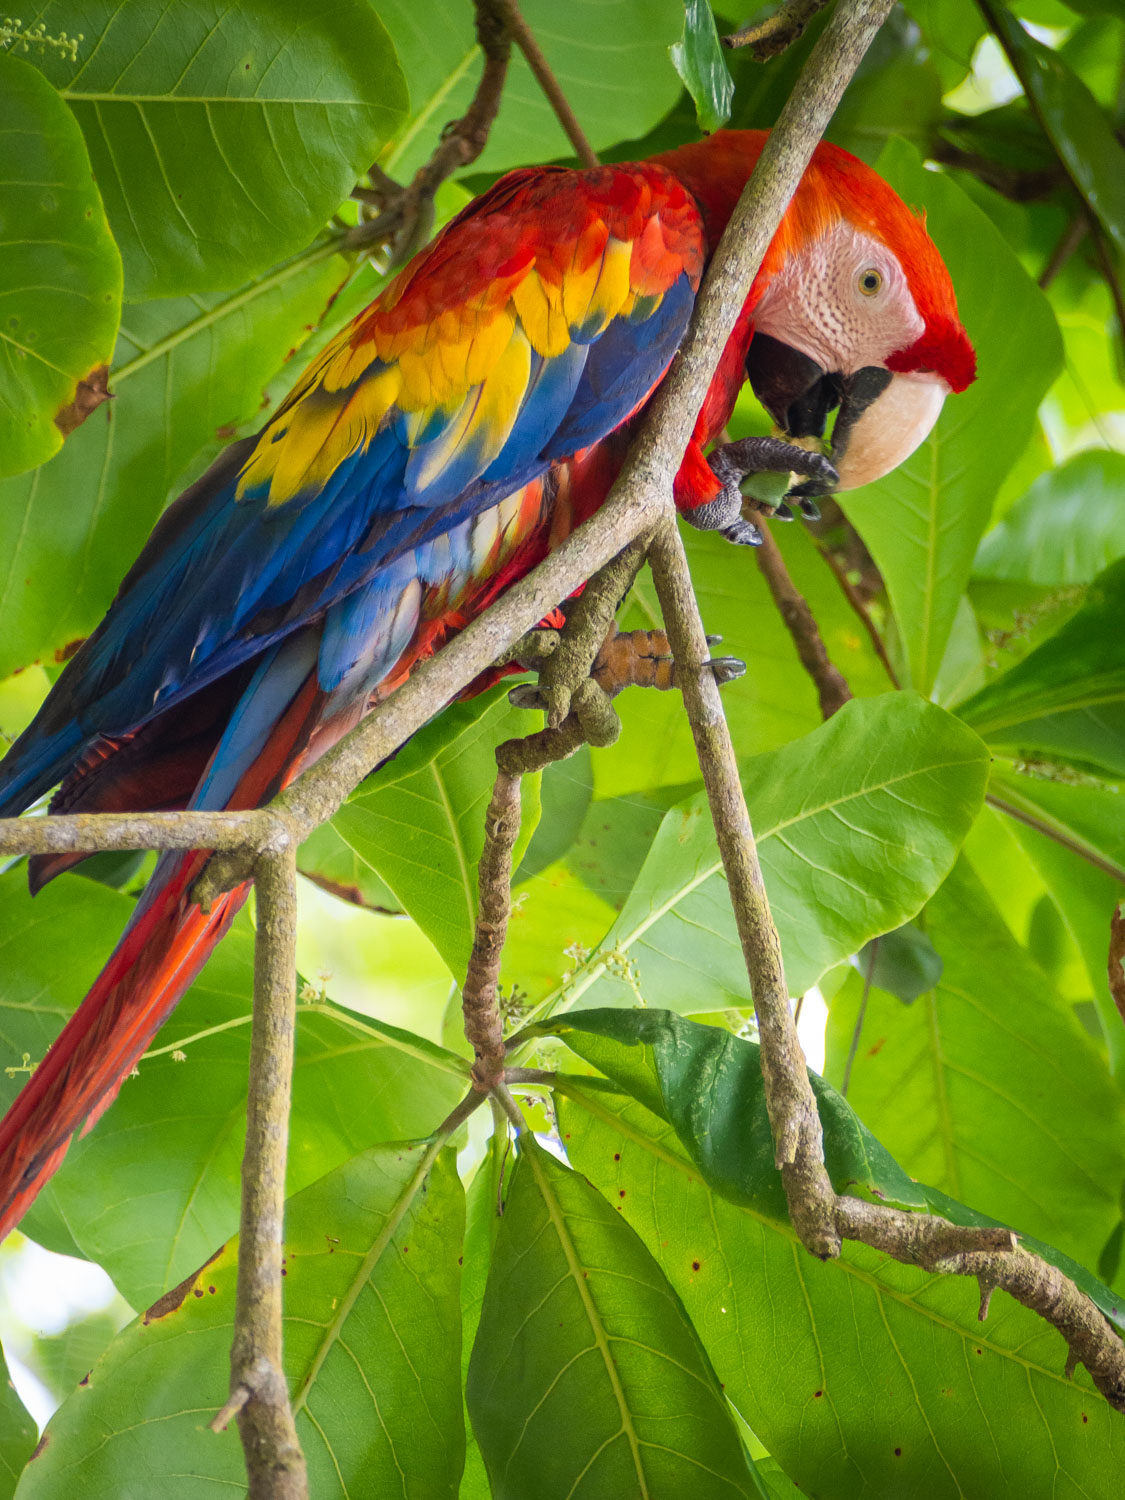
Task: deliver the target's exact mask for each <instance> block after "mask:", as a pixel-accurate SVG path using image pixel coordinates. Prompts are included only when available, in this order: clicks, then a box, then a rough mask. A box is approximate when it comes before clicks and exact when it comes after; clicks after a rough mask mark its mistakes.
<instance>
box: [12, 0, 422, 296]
mask: <svg viewBox="0 0 1125 1500" xmlns="http://www.w3.org/2000/svg"><path fill="white" fill-rule="evenodd" d="M24 16H25V18H29V24H32V25H34V24H35V23H38V22H42V23H43V24H44V25H45V26H46V28H47V31H48V32H58V31H59V30H60V29H66V30H69V31H70V32H71V34H72V35H73V34H75V33H76V32H81V33H82V35H83V40H82V41H81V42H80V43H79V45H78V47H77V49H76V55H75V56H74V57H73V58H72V57H71V56H70V55H69V54H68V53H65V52H58V51H56V50H48V51H47V52H46V53H45V54H44V55H43V56H41V57H37V58H36V61H37V63H38V65H39V66H40V67H41V68H42V69H43V71H44V73H46V75H47V77H48V78H49V79H50V80H51V82H52V83H54V84H55V85H56V87H57V88H58V89H59V91H60V93H61V94H62V96H63V98H64V99H66V100H67V101H68V102H69V104H70V106H71V108H72V109H73V110H74V113H75V115H76V116H77V117H78V123H79V124H80V125H81V127H82V131H83V134H84V135H85V137H86V145H87V147H88V149H89V152H90V158H91V161H92V162H93V165H94V173H95V175H96V177H97V180H98V186H99V187H100V188H101V193H102V197H103V199H104V200H105V206H106V212H107V214H108V215H109V222H110V226H111V228H112V229H113V232H114V236H115V238H116V239H117V242H118V244H119V245H120V246H121V251H122V256H123V258H124V261H125V289H126V295H127V296H128V297H129V298H130V299H132V300H138V299H140V298H144V297H176V296H182V295H183V294H184V293H187V292H207V291H218V290H220V289H222V288H224V287H232V286H238V285H240V284H241V283H242V282H244V281H245V280H246V278H247V276H251V275H254V274H255V273H257V272H260V271H263V270H265V268H266V267H267V266H269V265H270V264H272V262H274V261H276V260H279V259H281V257H282V256H285V255H290V254H293V253H294V252H296V251H298V250H300V249H301V248H302V246H304V245H306V244H307V243H308V241H309V240H311V239H312V237H313V235H314V234H315V233H316V232H317V230H318V229H319V228H320V227H321V225H322V224H323V223H324V221H325V220H326V219H327V218H328V217H329V215H330V214H331V213H332V212H333V210H334V209H335V208H336V206H337V205H338V204H339V203H340V201H341V199H343V198H346V197H347V195H348V193H349V191H350V190H351V188H352V186H353V184H354V183H355V180H356V178H357V177H358V176H359V174H360V173H361V172H363V171H364V170H365V169H366V168H367V166H368V165H369V164H370V162H371V161H372V160H373V159H374V157H375V154H376V152H377V151H378V149H379V147H380V145H381V144H382V143H383V141H384V140H385V139H386V138H387V135H388V134H389V133H390V131H391V130H393V129H394V127H395V126H396V125H397V124H398V123H399V121H400V120H401V119H402V117H403V114H404V112H405V110H406V103H407V94H406V83H405V80H404V78H403V75H402V70H401V69H400V67H399V65H398V61H397V59H396V57H395V53H394V48H393V46H392V45H391V42H390V39H389V38H388V36H387V33H386V30H385V29H384V27H383V25H382V23H381V22H380V20H379V18H378V16H377V15H376V13H375V11H374V10H373V9H372V7H371V6H370V5H367V4H366V3H364V0H324V3H322V4H319V5H317V6H315V7H313V8H312V9H310V8H309V7H308V6H307V5H305V4H303V3H302V0H250V3H249V4H243V5H222V4H220V3H218V0H170V3H169V0H47V3H46V4H37V5H33V6H31V7H29V8H28V10H27V11H25V12H24Z"/></svg>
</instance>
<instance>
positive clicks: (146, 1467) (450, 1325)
mask: <svg viewBox="0 0 1125 1500" xmlns="http://www.w3.org/2000/svg"><path fill="white" fill-rule="evenodd" d="M432 1157H433V1153H432V1151H426V1150H424V1149H423V1148H422V1147H420V1146H417V1145H405V1146H390V1145H388V1146H381V1147H378V1148H376V1149H374V1150H372V1151H368V1152H365V1153H364V1154H363V1155H362V1156H357V1157H355V1158H354V1159H353V1160H351V1161H349V1162H347V1163H346V1164H345V1165H343V1166H341V1167H339V1168H338V1169H337V1170H336V1171H334V1172H332V1173H330V1174H329V1175H328V1176H326V1177H323V1178H321V1179H320V1180H319V1181H318V1182H316V1183H314V1184H313V1185H312V1186H311V1187H308V1188H306V1189H305V1191H304V1192H302V1193H299V1194H297V1196H296V1197H294V1198H291V1199H290V1200H289V1202H288V1203H287V1205H286V1214H285V1262H284V1265H285V1329H284V1334H285V1373H286V1376H287V1378H288V1381H289V1388H290V1395H291V1398H292V1400H293V1406H294V1412H295V1415H296V1418H297V1434H298V1437H299V1438H300V1441H301V1445H302V1447H303V1449H304V1453H305V1457H306V1459H307V1461H308V1467H309V1490H310V1493H312V1494H314V1495H316V1496H317V1497H318V1500H336V1497H340V1500H343V1497H345V1496H348V1495H351V1496H353V1497H356V1496H360V1495H371V1496H375V1495H390V1494H407V1493H409V1494H412V1495H413V1494H417V1495H426V1496H431V1495H432V1496H434V1497H438V1496H446V1497H450V1500H452V1497H453V1496H455V1495H456V1493H457V1480H458V1476H459V1474H460V1472H461V1464H462V1459H463V1456H464V1436H463V1429H462V1425H461V1391H460V1343H461V1338H460V1313H459V1308H458V1288H459V1281H460V1268H459V1266H458V1255H459V1253H460V1247H461V1233H462V1229H463V1225H464V1195H463V1194H462V1191H461V1186H460V1182H459V1181H458V1178H457V1170H456V1164H455V1161H454V1153H453V1152H452V1151H443V1152H441V1153H440V1154H438V1156H437V1159H436V1160H435V1161H433V1164H432V1166H431V1165H430V1162H431V1160H432ZM237 1256H238V1241H237V1240H234V1241H232V1242H231V1243H230V1244H229V1245H226V1246H225V1247H224V1248H223V1249H222V1250H220V1251H219V1253H218V1255H217V1256H216V1257H215V1258H213V1259H212V1260H211V1261H209V1262H208V1264H206V1265H205V1266H204V1267H203V1268H202V1270H200V1271H199V1272H198V1273H197V1274H194V1275H192V1276H190V1277H188V1279H187V1280H186V1281H185V1282H184V1283H183V1284H182V1285H181V1286H179V1287H177V1288H176V1289H175V1290H174V1291H173V1292H170V1293H169V1294H168V1295H167V1296H166V1297H163V1298H161V1300H160V1301H159V1302H158V1303H156V1304H155V1306H153V1307H151V1308H150V1309H149V1311H148V1312H147V1313H146V1314H145V1315H144V1317H143V1318H139V1319H138V1320H137V1321H136V1322H134V1323H132V1324H130V1325H129V1327H128V1328H126V1329H125V1330H124V1331H123V1332H122V1333H121V1334H120V1335H119V1336H118V1337H117V1338H116V1339H115V1340H114V1342H113V1344H111V1345H110V1348H109V1350H108V1351H107V1353H106V1354H105V1356H104V1357H103V1358H102V1359H101V1360H100V1361H99V1362H98V1364H97V1365H96V1366H95V1368H94V1370H93V1371H92V1373H91V1375H90V1378H89V1381H88V1382H87V1383H86V1384H85V1385H84V1386H83V1387H82V1388H81V1389H80V1390H78V1391H76V1392H75V1394H74V1395H73V1396H72V1397H71V1398H70V1400H68V1401H67V1402H65V1403H64V1404H63V1406H62V1407H61V1408H60V1409H59V1411H58V1412H57V1413H56V1414H55V1416H54V1417H53V1418H52V1420H51V1423H50V1426H49V1428H48V1438H47V1442H46V1444H45V1446H44V1447H43V1449H42V1451H41V1452H40V1454H39V1457H38V1458H37V1459H36V1460H35V1462H34V1464H32V1465H31V1466H30V1467H29V1469H28V1470H27V1472H26V1474H25V1476H24V1479H23V1482H22V1484H21V1486H20V1494H21V1497H24V1500H28V1497H32V1500H34V1497H43V1500H46V1497H52V1500H54V1497H58V1496H60V1495H64V1494H83V1495H99V1494H100V1495H122V1496H124V1495H128V1494H133V1493H139V1491H138V1490H137V1489H136V1483H137V1475H138V1474H143V1476H144V1485H145V1487H146V1489H147V1490H148V1492H150V1493H151V1492H152V1491H153V1490H154V1489H156V1488H159V1487H161V1486H164V1487H169V1486H170V1487H171V1488H172V1489H173V1490H175V1492H176V1493H183V1494H185V1495H203V1494H210V1493H214V1492H217V1490H218V1489H219V1487H220V1486H223V1487H229V1486H234V1487H235V1488H237V1489H244V1487H245V1471H244V1468H243V1463H242V1452H241V1448H240V1446H239V1443H238V1438H237V1435H236V1433H235V1430H234V1425H233V1423H232V1424H231V1426H230V1427H229V1428H228V1429H226V1430H225V1431H224V1432H223V1433H222V1434H221V1435H220V1436H216V1435H215V1434H214V1433H212V1432H209V1431H208V1430H207V1425H206V1424H207V1421H208V1418H209V1417H210V1416H211V1415H212V1414H213V1412H215V1411H217V1410H218V1409H219V1407H220V1406H222V1404H223V1401H224V1400H225V1397H226V1390H227V1382H228V1380H229V1374H228V1367H229V1346H230V1339H231V1331H232V1326H233V1317H234V1296H235V1277H236V1271H237ZM181 1486H182V1487H183V1488H182V1489H181Z"/></svg>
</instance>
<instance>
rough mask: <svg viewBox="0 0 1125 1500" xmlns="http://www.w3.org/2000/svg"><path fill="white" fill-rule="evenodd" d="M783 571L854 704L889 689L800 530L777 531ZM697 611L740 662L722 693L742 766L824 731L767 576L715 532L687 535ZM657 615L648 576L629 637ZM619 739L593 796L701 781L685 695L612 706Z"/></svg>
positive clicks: (626, 624)
mask: <svg viewBox="0 0 1125 1500" xmlns="http://www.w3.org/2000/svg"><path fill="white" fill-rule="evenodd" d="M773 533H774V538H775V540H776V541H777V544H778V546H779V547H780V548H781V551H782V554H783V556H784V558H785V564H786V567H787V568H788V569H789V573H790V575H791V577H792V578H793V581H794V583H795V584H796V585H797V588H798V589H799V590H800V591H801V593H802V594H803V595H804V597H805V598H806V599H807V600H808V602H809V606H810V608H811V609H812V612H813V615H814V616H815V618H816V622H817V625H818V626H819V628H820V633H821V637H822V639H823V640H824V644H825V647H826V649H827V651H828V654H829V656H830V657H831V659H832V661H833V662H834V663H835V665H836V666H837V667H838V668H839V669H840V671H841V672H842V673H843V674H844V676H845V677H846V678H847V681H848V683H849V685H850V687H851V689H852V692H853V693H855V694H856V696H857V697H860V696H863V695H865V694H869V693H885V692H886V691H887V689H888V688H889V687H890V686H891V682H890V679H889V678H888V677H887V674H886V671H885V669H884V667H883V665H882V663H881V662H880V661H879V659H878V657H877V656H876V654H875V651H874V648H873V647H872V644H871V640H870V637H869V636H868V634H867V632H866V630H865V628H864V626H863V623H862V622H861V620H860V618H859V616H858V615H857V614H856V613H855V611H854V610H853V609H852V607H851V605H850V604H849V603H848V601H847V599H846V598H845V597H844V594H843V592H842V591H841V589H840V585H839V583H838V582H837V581H836V578H835V576H834V575H833V573H832V571H831V570H830V568H829V567H828V565H827V564H826V563H825V561H824V559H823V558H822V557H820V556H819V554H818V553H817V550H816V545H815V543H814V542H813V540H812V538H811V537H810V535H809V534H808V532H806V531H805V529H804V528H803V527H801V526H799V525H794V526H784V525H780V524H778V525H775V526H774V527H773ZM683 539H684V544H685V546H686V548H687V553H688V560H689V562H690V564H691V576H692V581H693V583H694V585H695V591H696V596H697V598H698V599H699V608H700V610H701V612H702V615H703V622H704V624H705V625H706V627H707V629H708V631H710V632H712V633H714V634H716V635H719V636H721V637H722V645H721V646H716V647H715V651H716V654H719V655H727V654H729V655H731V656H740V657H742V658H744V660H746V662H747V663H748V664H749V667H750V670H749V671H748V672H747V674H746V676H745V677H740V678H739V679H738V680H737V681H735V682H730V683H728V684H727V685H726V686H725V687H724V688H723V708H724V710H725V712H726V716H727V722H728V724H729V725H730V732H731V738H732V739H733V741H734V745H735V749H736V750H737V752H738V754H739V755H740V756H746V755H753V754H756V753H757V752H758V751H759V750H774V749H776V748H777V747H778V746H779V745H785V744H788V742H789V741H790V740H792V739H795V738H796V736H797V735H800V734H807V733H808V732H809V731H810V730H812V729H815V728H816V726H817V725H818V724H819V723H820V722H821V712H820V705H819V703H818V702H817V695H816V689H815V687H814V686H813V683H812V681H811V679H810V678H809V676H808V674H807V673H806V672H805V671H804V670H803V668H802V667H801V664H800V661H799V660H798V658H797V651H796V647H795V646H794V644H793V637H792V636H791V635H790V633H789V631H788V629H787V628H786V626H785V622H784V621H783V620H782V618H781V615H780V614H779V613H778V611H777V609H776V607H775V606H774V603H773V601H772V599H771V598H770V594H769V590H768V588H767V587H766V583H765V580H764V578H763V577H762V575H761V572H760V571H759V569H758V568H756V567H755V566H754V565H753V564H752V562H751V561H750V559H749V558H747V556H746V554H745V552H744V551H743V550H742V549H741V548H738V547H732V546H730V544H729V543H727V542H725V541H724V540H723V539H722V538H721V537H719V536H717V535H716V534H715V533H714V532H704V531H696V530H695V529H694V528H690V527H684V528H683ZM659 624H660V612H659V608H658V605H657V601H656V594H655V590H654V589H653V586H652V581H651V579H650V578H649V576H648V574H647V573H645V574H642V575H641V577H640V578H639V579H638V580H637V583H636V585H635V586H634V588H633V592H632V594H631V595H630V602H629V604H628V606H627V611H626V613H625V615H624V616H623V618H622V626H623V628H627V629H633V628H642V629H643V628H649V627H652V626H659ZM615 706H616V707H617V709H618V711H619V713H620V715H621V723H622V732H621V737H620V739H619V740H618V741H617V744H616V745H614V746H613V747H612V749H610V750H603V751H595V752H594V756H593V762H594V782H595V794H596V795H597V796H599V797H609V796H623V795H626V794H631V793H633V792H648V791H650V790H651V789H652V788H653V787H654V786H656V785H665V786H676V785H680V784H682V783H685V782H697V781H698V780H699V761H698V759H697V758H696V753H695V744H694V741H693V740H692V736H691V726H690V725H689V723H688V722H687V718H686V716H685V714H684V712H683V706H682V704H681V702H680V698H679V694H678V693H656V692H648V691H646V692H641V691H639V690H638V691H633V692H628V693H624V694H622V696H621V697H620V698H619V699H617V700H616V705H615Z"/></svg>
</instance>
